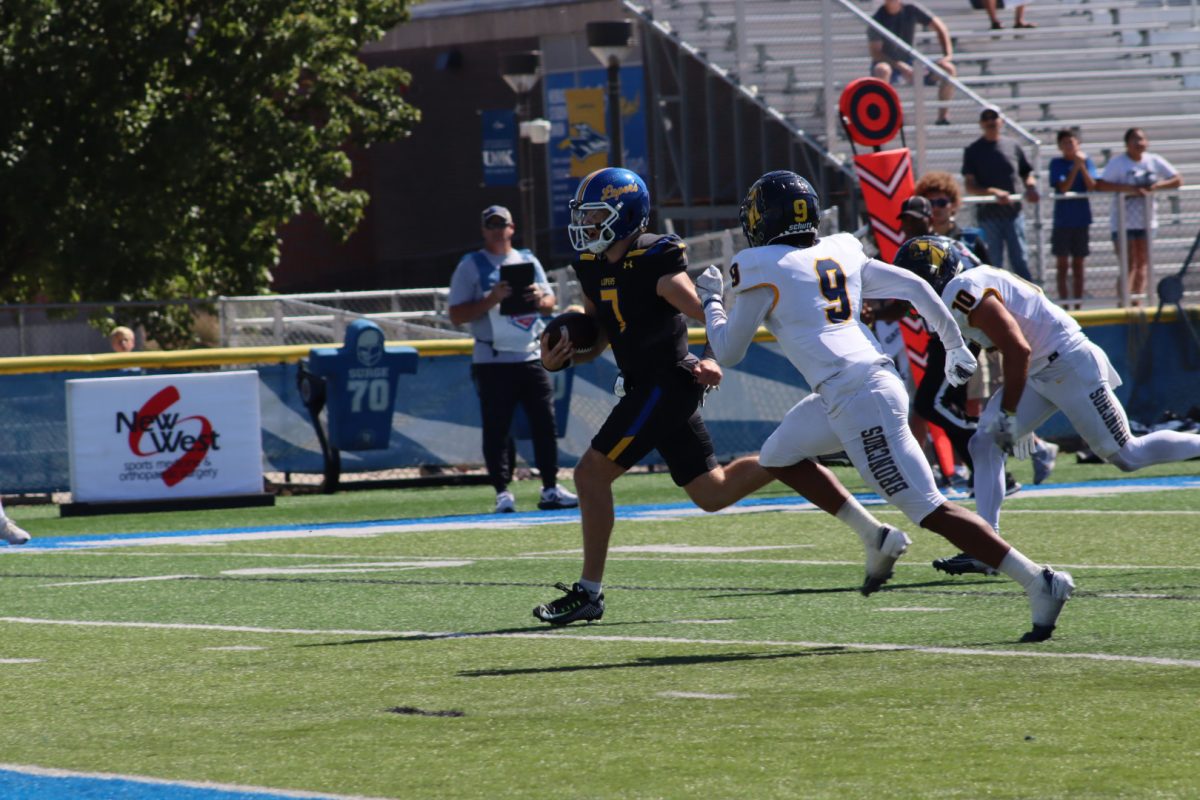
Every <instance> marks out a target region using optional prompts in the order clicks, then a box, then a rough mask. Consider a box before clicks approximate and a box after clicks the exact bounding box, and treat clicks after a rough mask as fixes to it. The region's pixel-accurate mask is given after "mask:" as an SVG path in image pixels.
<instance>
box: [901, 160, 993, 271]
mask: <svg viewBox="0 0 1200 800" xmlns="http://www.w3.org/2000/svg"><path fill="white" fill-rule="evenodd" d="M913 195H915V196H917V197H923V198H925V199H926V200H928V201H929V214H930V217H929V230H927V231H921V232H919V233H912V234H909V238H912V237H913V236H920V235H922V234H924V233H932V234H937V235H938V236H948V237H950V238H951V239H954V240H956V241H959V242H962V243H963V244H965V245H966V246H967V247H968V248H969V249H970V251H971V253H972V254H973V255H974V256H975V257H976V258H977V259H979V262H980V263H981V264H990V263H992V259H991V253H990V252H989V251H988V246H987V242H986V241H985V240H984V237H983V231H982V230H980V229H979V228H963V227H962V226H961V225H959V224H958V212H959V209H961V208H962V192H961V191H959V188H958V181H956V180H955V179H954V176H953V175H951V174H950V173H949V172H927V173H925V174H924V175H922V176H921V180H919V181H917V185H916V186H914V187H913Z"/></svg>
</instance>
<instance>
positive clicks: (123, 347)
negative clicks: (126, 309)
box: [108, 325, 137, 353]
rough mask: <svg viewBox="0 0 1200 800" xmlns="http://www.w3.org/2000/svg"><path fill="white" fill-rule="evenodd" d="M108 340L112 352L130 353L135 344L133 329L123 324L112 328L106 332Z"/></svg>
mask: <svg viewBox="0 0 1200 800" xmlns="http://www.w3.org/2000/svg"><path fill="white" fill-rule="evenodd" d="M108 341H109V344H111V345H112V349H113V352H114V353H132V352H133V349H134V347H135V346H136V345H137V339H136V338H135V337H134V335H133V331H132V330H130V329H129V328H126V327H125V326H124V325H118V326H117V327H115V328H113V329H112V332H111V333H109V334H108Z"/></svg>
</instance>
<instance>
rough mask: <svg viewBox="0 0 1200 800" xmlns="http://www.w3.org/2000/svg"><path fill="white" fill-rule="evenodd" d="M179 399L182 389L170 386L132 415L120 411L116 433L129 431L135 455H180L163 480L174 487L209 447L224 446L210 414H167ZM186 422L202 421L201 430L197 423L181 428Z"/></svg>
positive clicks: (200, 423) (200, 460)
mask: <svg viewBox="0 0 1200 800" xmlns="http://www.w3.org/2000/svg"><path fill="white" fill-rule="evenodd" d="M177 402H179V390H178V389H177V388H175V387H174V386H167V387H166V388H164V389H162V390H161V391H159V392H158V393H157V394H155V395H154V396H153V397H151V398H150V399H149V400H147V401H146V402H145V404H144V405H143V406H142V407H141V408H139V409H138V410H137V411H134V412H131V413H130V414H125V413H122V412H120V411H118V412H117V418H116V430H117V433H124V432H126V431H128V433H129V450H130V452H132V453H133V454H134V455H136V456H141V457H143V458H145V457H147V456H156V455H161V454H164V453H167V454H175V453H180V454H181V455H180V457H179V460H178V461H176V462H174V463H173V464H171V465H170V466H169V467H167V468H166V469H165V470H163V474H162V480H163V483H165V484H166V485H167V486H174V485H175V484H177V483H179V482H180V481H182V480H183V479H184V478H186V477H187V476H188V475H191V474H192V473H193V472H195V471H196V468H197V467H199V466H200V464H201V463H203V461H204V456H205V455H207V453H208V451H209V450H220V449H221V446H220V445H219V444H217V439H218V438H219V437H220V434H219V433H218V432H217V431H214V430H213V427H212V423H211V422H209V421H208V418H207V417H202V416H200V415H198V414H197V415H193V416H190V417H183V416H181V415H179V414H168V413H166V412H167V409H169V408H170V407H171V406H173V405H175V404H176V403H177ZM185 423H199V425H200V432H199V433H198V434H197V433H194V431H195V425H186V427H180V426H183V425H185ZM147 440H148V441H147Z"/></svg>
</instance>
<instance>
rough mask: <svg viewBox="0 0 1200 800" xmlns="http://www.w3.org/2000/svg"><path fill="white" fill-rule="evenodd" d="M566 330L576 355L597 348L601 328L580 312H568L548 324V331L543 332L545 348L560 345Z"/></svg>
mask: <svg viewBox="0 0 1200 800" xmlns="http://www.w3.org/2000/svg"><path fill="white" fill-rule="evenodd" d="M564 329H565V330H566V332H567V338H569V339H570V340H571V347H572V348H573V349H574V350H575V352H576V353H586V352H588V351H589V350H591V349H592V348H593V347H595V346H596V342H597V340H599V338H600V328H599V326H598V325H596V320H594V319H592V318H591V317H589V316H588V315H587V314H584V313H582V312H579V311H568V312H566V313H564V314H559V315H558V316H557V317H555V318H554V319H552V320H550V322H548V323H546V330H545V331H543V332H542V336H543V340H544V344H545V346H546V347H554V345H556V344H558V340H559V338H560V337H561V336H562V331H563V330H564Z"/></svg>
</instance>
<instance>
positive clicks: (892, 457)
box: [758, 366, 946, 524]
mask: <svg viewBox="0 0 1200 800" xmlns="http://www.w3.org/2000/svg"><path fill="white" fill-rule="evenodd" d="M839 450H845V451H846V454H847V455H848V456H849V457H850V461H851V463H853V464H854V466H855V467H856V468H857V469H858V472H859V474H860V475H862V477H863V480H865V481H866V482H867V485H869V486H870V487H871V488H872V489H873V490H875V492H876V493H877V494H878V495H879V496H880V497H882V498H884V499H885V500H887V501H888V502H889V503H891V504H892V505H894V506H895V507H896V508H898V509H900V510H901V511H903V512H904V514H905V515H906V516H907V517H908V518H909V519H910V520H912V521H913V522H914V523H917V524H920V523H921V520H923V519H925V518H926V517H928V516H929V515H930V514H932V513H933V512H934V511H936V510H937V508H938V507H939V506H941V505H942V504H943V503H945V502H946V498H945V497H943V496H942V494H941V492H939V491H938V489H937V483H936V482H935V480H934V477H933V471H932V470H931V469H930V468H929V462H928V461H927V460H926V459H925V454H924V453H923V452H921V447H920V445H918V444H917V440H916V438H914V437H913V435H912V431H911V430H909V427H908V393H907V392H906V391H905V389H904V382H903V381H902V380H901V379H900V376H899V375H898V374H897V373H896V370H895V369H894V368H893V367H890V366H878V367H875V368H873V369H871V370H870V371H869V373H868V374H866V375H865V376H864V377H863V379H862V380H861V381H859V387H858V389H857V390H856V391H854V392H853V393H850V394H842V395H840V396H839V398H838V402H837V405H836V407H835V408H831V406H830V404H829V403H827V402H826V400H825V398H824V397H822V396H821V394H819V393H817V392H814V393H813V394H810V395H809V396H808V397H806V398H804V399H803V400H801V401H800V402H799V403H797V404H796V405H795V406H793V407H792V409H791V410H790V411H788V413H787V414H786V415H785V416H784V418H783V421H782V422H781V423H779V427H778V428H776V429H775V432H774V433H772V434H771V435H770V437H768V438H767V441H766V442H764V443H763V446H762V452H760V453H759V455H758V460H759V463H760V464H762V465H763V466H764V467H787V466H791V465H792V464H796V463H798V462H800V461H803V460H804V459H806V458H815V457H817V456H821V455H828V454H831V453H836V452H837V451H839Z"/></svg>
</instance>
